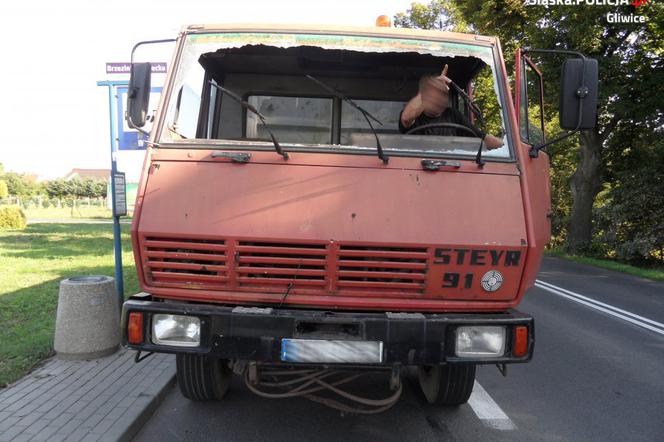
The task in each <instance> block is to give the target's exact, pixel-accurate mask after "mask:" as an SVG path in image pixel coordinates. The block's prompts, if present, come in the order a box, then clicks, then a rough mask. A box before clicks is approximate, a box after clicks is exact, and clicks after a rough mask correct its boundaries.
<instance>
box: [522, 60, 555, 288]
mask: <svg viewBox="0 0 664 442" xmlns="http://www.w3.org/2000/svg"><path fill="white" fill-rule="evenodd" d="M543 103H544V83H543V78H542V73H541V72H540V70H539V69H538V68H537V66H536V65H535V63H534V62H533V61H532V60H531V59H530V58H529V57H528V56H527V55H526V54H525V53H524V52H523V51H522V50H521V49H517V51H516V64H515V94H514V108H515V110H516V118H517V125H518V143H517V144H518V149H519V158H520V163H521V168H522V175H523V183H524V185H523V189H522V191H523V198H524V208H525V212H526V230H527V232H528V259H527V262H526V268H525V269H524V273H523V275H524V276H523V280H522V289H525V288H529V287H531V286H532V285H533V284H534V282H535V277H536V275H537V272H538V271H539V266H540V263H541V259H542V254H543V252H544V246H545V245H546V244H547V243H548V242H549V240H550V239H551V182H550V177H549V156H548V154H547V153H546V152H545V151H543V150H540V151H538V150H536V149H533V147H534V146H536V145H540V144H543V143H545V142H546V135H545V131H544V112H543Z"/></svg>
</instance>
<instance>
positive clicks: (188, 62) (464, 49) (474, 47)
mask: <svg viewBox="0 0 664 442" xmlns="http://www.w3.org/2000/svg"><path fill="white" fill-rule="evenodd" d="M183 38H184V40H185V41H184V42H182V43H181V47H180V48H179V49H180V53H179V54H180V56H179V57H178V61H177V63H176V64H175V66H176V67H177V70H176V71H175V72H174V73H173V75H172V77H171V83H172V87H171V88H170V89H169V90H170V96H169V97H165V104H164V106H165V107H164V117H165V118H163V119H162V120H163V121H162V124H161V126H160V128H158V130H160V132H158V142H159V144H160V145H162V146H164V147H178V146H177V145H178V144H179V145H182V144H185V145H186V147H187V148H191V147H201V148H205V147H206V146H210V145H213V146H215V147H218V146H223V148H230V149H242V150H268V149H270V148H271V149H274V146H273V145H272V143H271V142H270V141H269V140H255V139H254V140H247V139H241V138H239V137H224V136H215V137H212V136H209V135H207V136H206V135H205V134H202V136H201V133H199V132H197V133H194V132H192V130H193V129H190V134H193V135H191V136H189V137H188V139H182V138H181V137H179V136H173V135H174V134H173V133H172V132H169V131H168V127H169V125H173V123H174V121H173V116H174V115H175V114H176V106H175V105H176V100H175V99H174V98H176V97H177V95H178V91H180V90H181V89H182V88H183V87H185V86H186V85H187V76H188V75H190V74H191V71H192V68H194V69H195V70H198V71H201V72H202V75H200V74H199V76H200V78H199V79H198V80H196V81H197V82H198V84H197V86H196V87H195V88H190V90H189V92H190V93H191V92H192V91H193V92H195V90H196V89H198V91H199V92H198V96H197V97H196V99H197V100H198V102H195V101H194V102H191V103H190V104H191V105H190V106H189V107H190V108H191V109H194V108H195V110H196V112H197V111H198V110H199V107H201V101H203V100H204V99H205V96H204V94H206V93H210V92H209V91H210V88H208V89H207V91H206V90H205V89H204V88H203V87H202V85H203V83H204V82H205V81H209V77H208V76H206V75H205V72H204V70H203V68H202V67H201V65H200V64H199V58H200V56H201V55H202V54H205V53H210V52H214V51H216V50H220V49H224V48H240V47H242V46H246V45H249V44H257V45H261V44H266V43H268V42H269V43H270V44H272V45H274V47H278V48H281V47H295V46H303V45H304V44H305V43H306V44H311V45H313V44H315V45H316V46H319V47H323V48H324V49H327V48H340V49H342V50H346V49H348V50H351V51H352V50H357V49H362V50H363V51H365V52H367V53H368V54H375V53H381V52H387V51H390V52H395V53H396V52H399V51H400V50H401V51H403V50H409V51H414V50H417V51H418V53H420V52H421V53H422V55H427V54H428V55H431V54H435V55H437V56H448V57H455V56H461V57H469V56H472V57H474V58H478V59H480V60H481V61H483V62H484V64H485V65H486V66H488V67H489V77H490V78H491V80H492V81H493V87H492V92H494V93H495V100H496V101H497V103H498V106H497V107H496V109H497V112H498V114H499V121H500V126H501V130H500V131H499V132H502V133H499V134H497V135H498V136H499V137H500V136H502V137H503V140H504V146H503V147H502V148H499V149H497V150H494V151H486V152H484V153H483V155H482V157H483V158H484V159H486V160H488V161H514V155H513V149H512V147H511V143H510V141H511V140H510V137H509V136H508V135H509V128H508V125H507V124H506V121H507V117H506V111H507V110H506V107H505V105H504V104H503V103H505V100H506V98H505V94H504V92H505V91H503V89H504V88H503V87H502V85H501V83H500V77H501V75H502V74H501V72H500V71H499V70H498V69H496V66H497V65H498V63H499V58H498V55H497V53H496V51H495V50H494V48H493V47H492V46H491V45H487V44H486V43H481V44H475V43H472V44H463V43H460V42H443V41H429V40H409V39H405V38H397V37H381V38H377V37H376V38H374V37H363V36H348V35H344V36H340V35H312V34H286V33H284V34H278V35H277V34H261V33H255V32H246V33H214V34H212V33H200V34H189V35H186V36H184V37H183ZM360 44H362V45H365V46H362V47H360V46H359V45H360ZM404 48H405V49H404ZM370 51H371V52H370ZM486 66H485V67H486ZM317 75H320V74H317ZM327 81H329V80H326V82H327ZM415 81H416V80H415ZM222 84H223V83H222ZM232 89H235V88H232ZM236 90H237V89H236ZM243 92H246V91H238V93H239V94H240V95H242V97H243V98H244V99H246V97H247V93H243ZM469 92H470V90H469ZM263 93H267V94H269V90H263ZM346 93H347V92H346ZM347 95H348V96H349V97H350V98H352V99H353V100H356V101H357V100H362V99H365V100H366V99H367V97H363V96H359V95H356V94H348V93H347ZM472 98H473V100H476V96H474V95H472ZM217 99H218V98H217ZM385 99H390V97H384V98H382V99H379V101H381V100H385ZM394 99H395V100H403V98H396V97H395V98H394ZM461 100H462V101H463V99H461ZM190 101H191V100H190ZM404 101H405V100H404ZM473 111H474V109H470V113H473ZM372 112H373V111H372ZM179 114H180V115H181V114H182V110H180V112H179ZM209 117H210V120H211V119H212V118H211V117H212V115H211V114H210V115H209ZM215 118H217V117H216V116H215ZM233 118H236V117H233ZM200 120H201V121H202V120H203V117H201V118H200ZM195 121H196V122H198V123H200V121H199V119H198V117H197V118H196V120H195ZM177 123H178V124H177V125H176V127H178V129H179V130H180V131H181V132H182V133H183V134H184V135H187V132H186V131H184V130H183V126H184V125H183V124H180V122H179V121H178V122H177ZM211 124H212V123H210V125H211ZM192 127H193V125H192ZM333 129H334V130H336V131H337V132H338V131H339V127H338V125H337V127H333ZM207 130H208V131H210V128H208V129H207ZM277 134H278V132H277ZM221 135H223V134H221ZM278 137H279V140H280V144H281V146H282V147H283V148H284V150H285V151H303V152H304V151H311V152H330V153H353V154H362V155H376V152H377V149H376V147H375V144H374V145H373V146H370V145H367V144H357V143H355V142H354V143H353V144H340V143H339V141H338V134H337V135H336V140H335V141H334V142H333V143H324V144H317V143H308V142H307V143H298V142H289V141H288V139H284V138H283V137H282V136H281V135H280V134H278ZM383 137H384V135H383V133H382V132H381V141H382V139H383ZM407 137H408V136H405V135H399V134H397V133H396V132H395V133H394V134H392V135H391V137H385V138H387V141H385V142H384V143H383V149H384V150H385V153H386V154H389V155H394V156H417V157H422V156H430V157H450V156H452V157H456V158H458V157H466V158H469V159H474V158H475V156H476V153H477V144H478V142H479V140H475V141H474V142H473V143H472V145H473V147H472V148H469V147H468V148H466V147H465V146H462V147H463V148H452V147H450V146H452V145H451V144H449V143H450V142H451V141H450V140H449V139H448V138H450V137H446V136H430V138H429V139H427V140H426V141H427V142H426V143H425V142H424V141H422V140H425V139H424V138H419V139H417V138H411V139H412V143H411V144H412V146H408V148H403V147H399V146H397V145H399V143H391V142H390V139H391V138H392V139H394V138H400V139H402V141H403V139H407ZM333 138H335V137H333ZM360 138H361V137H360ZM451 138H457V141H459V137H451ZM434 139H436V140H435V143H438V144H440V147H438V148H436V149H432V148H427V147H426V146H428V145H431V144H432V143H433V142H434ZM282 140H283V141H282ZM452 141H454V140H452ZM462 141H465V140H462ZM467 141H470V139H467ZM417 143H420V144H421V145H418V144H417ZM400 144H401V145H403V144H404V143H403V142H402V143H400ZM169 145H170V146H169ZM395 146H397V147H395Z"/></svg>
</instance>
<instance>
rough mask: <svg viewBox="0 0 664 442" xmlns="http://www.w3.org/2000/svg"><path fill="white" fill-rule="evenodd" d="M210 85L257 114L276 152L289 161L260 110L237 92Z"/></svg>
mask: <svg viewBox="0 0 664 442" xmlns="http://www.w3.org/2000/svg"><path fill="white" fill-rule="evenodd" d="M209 83H210V84H211V85H212V86H213V87H215V88H217V89H219V90H220V91H221V92H223V93H225V94H226V95H228V96H229V97H231V98H232V99H233V100H235V101H237V102H238V103H240V106H242V107H243V108H245V109H246V110H248V111H249V112H251V113H253V114H256V116H257V117H258V118H259V119H260V120H261V123H263V126H264V127H265V130H266V131H267V133H268V134H270V138H272V143H273V144H274V150H276V151H277V153H278V154H279V155H281V156H282V157H284V160H287V159H288V153H286V152H284V150H283V149H282V148H281V146H280V145H279V142H278V141H277V137H275V136H274V134H273V133H272V131H271V130H270V127H269V126H268V124H267V121H266V120H265V116H264V115H263V114H261V113H260V112H259V111H258V109H256V108H255V107H254V106H252V105H251V104H249V103H247V102H246V101H244V100H243V99H242V98H240V96H239V95H237V94H236V93H235V92H233V91H230V90H228V89H226V88H225V87H222V86H219V85H218V84H215V83H213V82H212V81H209Z"/></svg>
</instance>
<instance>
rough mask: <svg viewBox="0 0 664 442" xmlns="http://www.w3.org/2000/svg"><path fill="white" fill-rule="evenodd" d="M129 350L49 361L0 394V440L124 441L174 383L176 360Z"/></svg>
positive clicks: (138, 427)
mask: <svg viewBox="0 0 664 442" xmlns="http://www.w3.org/2000/svg"><path fill="white" fill-rule="evenodd" d="M134 355H135V352H134V351H130V350H127V349H124V348H122V349H120V351H118V352H117V353H115V354H114V355H111V356H108V357H105V358H100V359H95V360H91V361H62V360H59V359H56V358H54V359H51V360H50V361H48V362H47V363H46V365H44V366H43V367H42V368H40V369H38V370H36V371H34V372H33V373H31V374H29V375H28V376H26V377H24V378H23V379H21V380H19V381H18V382H17V383H15V384H13V385H11V386H9V387H8V388H6V389H2V390H0V441H2V442H5V441H28V440H35V441H49V442H50V441H62V440H67V441H79V440H84V441H97V440H99V441H118V440H121V441H125V440H130V439H131V438H132V437H133V436H134V435H135V434H136V433H137V432H138V430H140V428H141V426H142V425H143V423H144V422H145V421H146V420H147V419H148V418H149V417H150V415H151V414H152V412H153V411H154V410H155V409H156V407H157V406H158V405H159V402H160V401H161V399H162V396H163V395H164V394H165V392H166V391H167V390H168V389H169V387H170V386H171V385H172V384H173V380H174V376H175V358H174V357H173V356H172V355H164V354H154V355H152V356H150V357H149V358H147V359H145V360H144V361H141V362H140V363H138V364H136V363H135V362H134Z"/></svg>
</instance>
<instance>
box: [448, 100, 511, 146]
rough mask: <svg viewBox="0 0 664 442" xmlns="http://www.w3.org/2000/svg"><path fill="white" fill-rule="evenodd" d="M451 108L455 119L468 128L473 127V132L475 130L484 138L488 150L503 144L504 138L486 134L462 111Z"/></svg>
mask: <svg viewBox="0 0 664 442" xmlns="http://www.w3.org/2000/svg"><path fill="white" fill-rule="evenodd" d="M451 109H452V112H453V114H454V119H455V120H457V122H458V123H459V124H463V125H464V126H466V127H467V128H469V129H471V130H472V131H473V132H475V133H476V134H477V135H478V136H479V137H480V138H482V139H483V140H484V145H485V146H486V148H487V149H488V150H491V149H498V148H499V147H502V146H503V140H501V139H500V138H498V137H496V136H493V135H491V134H485V133H484V132H482V131H481V130H480V129H478V128H477V127H475V125H474V124H473V123H471V122H470V120H468V118H466V116H465V115H464V114H462V113H461V112H459V111H458V110H456V109H454V108H451Z"/></svg>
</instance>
